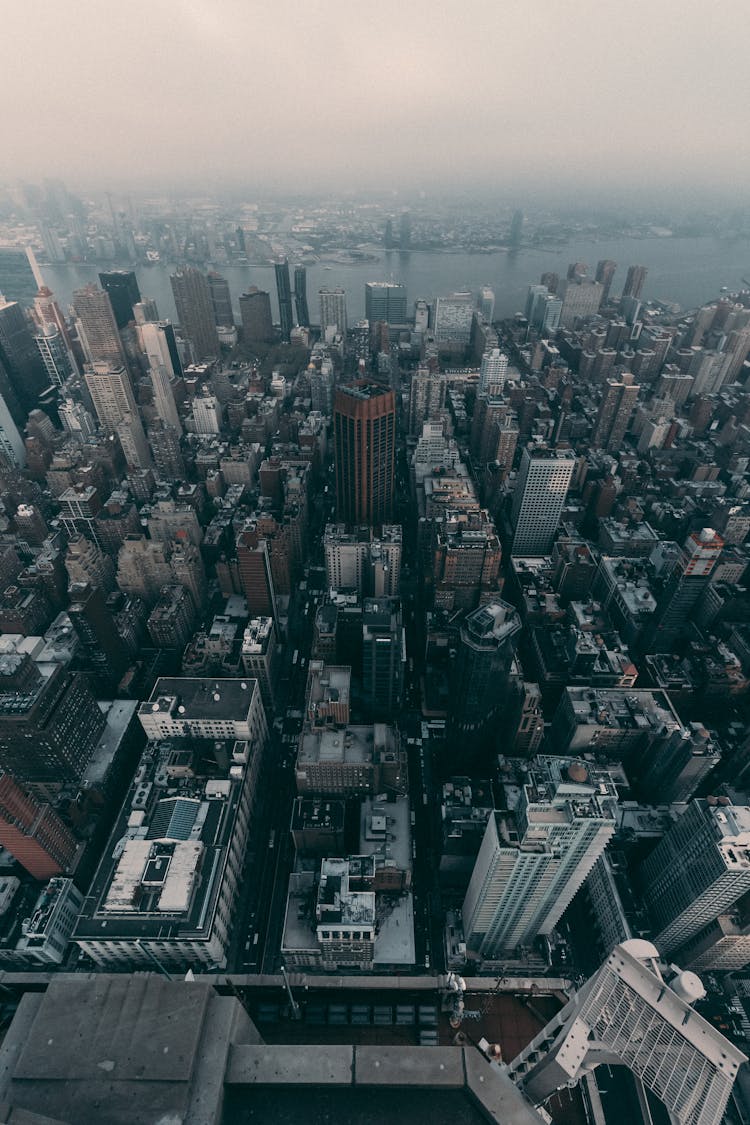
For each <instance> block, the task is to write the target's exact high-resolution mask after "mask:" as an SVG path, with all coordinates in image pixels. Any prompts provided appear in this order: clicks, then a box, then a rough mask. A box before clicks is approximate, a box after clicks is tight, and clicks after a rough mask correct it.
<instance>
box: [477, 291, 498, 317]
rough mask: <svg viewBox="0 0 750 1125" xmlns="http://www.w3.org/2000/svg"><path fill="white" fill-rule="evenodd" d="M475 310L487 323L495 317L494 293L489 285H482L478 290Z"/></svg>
mask: <svg viewBox="0 0 750 1125" xmlns="http://www.w3.org/2000/svg"><path fill="white" fill-rule="evenodd" d="M477 311H478V313H479V315H480V316H481V318H482V320H486V321H487V323H488V324H492V321H493V320H494V318H495V294H494V292H493V291H492V289H490V287H489V285H483V286H482V288H481V289H480V290H479V297H478V298H477Z"/></svg>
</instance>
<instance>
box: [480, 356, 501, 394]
mask: <svg viewBox="0 0 750 1125" xmlns="http://www.w3.org/2000/svg"><path fill="white" fill-rule="evenodd" d="M507 374H508V357H507V355H505V354H504V353H503V352H501V351H500V349H499V348H491V349H490V350H489V351H486V352H485V353H484V355H483V356H482V364H481V367H480V369H479V387H478V393H479V394H480V395H500V394H502V392H503V387H504V385H505V379H506V377H507Z"/></svg>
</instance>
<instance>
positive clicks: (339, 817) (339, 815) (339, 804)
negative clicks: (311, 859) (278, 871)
mask: <svg viewBox="0 0 750 1125" xmlns="http://www.w3.org/2000/svg"><path fill="white" fill-rule="evenodd" d="M345 817H346V802H345V801H331V800H324V799H322V798H320V797H296V798H295V801H294V805H293V806H292V822H291V831H292V839H293V840H294V848H295V851H297V852H298V853H299V854H300V855H304V856H313V855H314V856H320V857H324V856H330V855H343V853H344V852H345V851H346V834H345V831H344V827H345Z"/></svg>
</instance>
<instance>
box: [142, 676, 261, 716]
mask: <svg viewBox="0 0 750 1125" xmlns="http://www.w3.org/2000/svg"><path fill="white" fill-rule="evenodd" d="M255 686H256V681H255V680H254V679H252V678H250V677H246V678H245V679H243V680H239V679H229V678H225V679H213V678H211V677H195V678H192V677H189V676H182V677H176V678H174V679H171V678H169V677H165V676H160V677H159V679H158V680H157V681H156V684H155V685H154V690H153V691H152V692H151V697H150V699H149V700H148V702H146V703H141V704H140V706H139V708H138V713H139V714H144V715H145V714H147V713H149V712H153V713H154V714H156V713H158V712H161V713H162V714H165V715H166V714H174V712H175V711H176V712H177V713H178V715H179V718H180V719H181V720H184V721H189V720H191V719H206V720H211V719H214V720H217V721H219V720H232V719H239V720H242V719H245V718H246V717H247V714H248V712H249V710H250V706H251V703H252V699H253V691H254V689H255Z"/></svg>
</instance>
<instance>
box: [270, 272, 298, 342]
mask: <svg viewBox="0 0 750 1125" xmlns="http://www.w3.org/2000/svg"><path fill="white" fill-rule="evenodd" d="M273 270H274V274H275V275H276V295H277V297H278V299H279V323H280V325H281V339H282V340H283V341H288V340H289V334H290V332H291V331H292V328H293V326H294V314H293V312H292V284H291V281H290V280H289V262H288V261H287V260H286V258H285V259H284V261H283V262H276V263H275V264H274V267H273Z"/></svg>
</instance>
